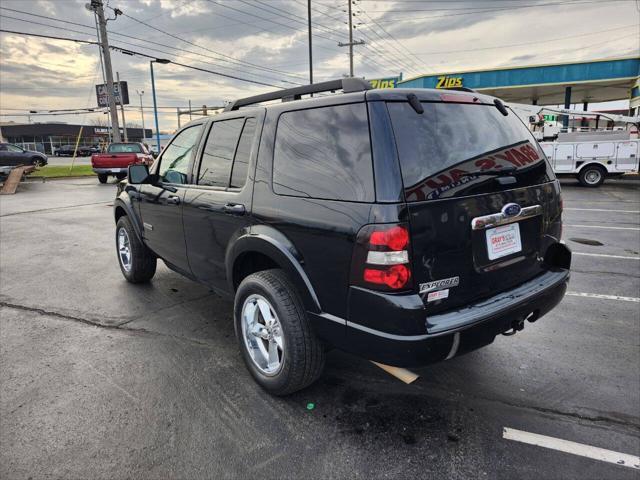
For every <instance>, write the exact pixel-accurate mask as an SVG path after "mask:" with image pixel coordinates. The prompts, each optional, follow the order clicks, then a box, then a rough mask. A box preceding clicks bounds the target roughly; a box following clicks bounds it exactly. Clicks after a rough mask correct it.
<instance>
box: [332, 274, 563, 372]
mask: <svg viewBox="0 0 640 480" xmlns="http://www.w3.org/2000/svg"><path fill="white" fill-rule="evenodd" d="M569 275H570V273H569V270H568V269H553V270H549V271H547V272H545V273H543V274H542V275H539V276H538V277H536V278H534V279H532V280H530V281H528V282H526V283H524V284H522V285H520V286H518V287H516V288H514V289H512V290H508V291H506V292H502V293H500V294H498V295H495V296H493V297H491V298H488V299H485V300H482V301H480V302H478V303H475V304H473V305H469V306H467V307H464V308H462V309H459V310H454V311H450V312H446V313H442V314H438V315H432V316H428V315H426V312H425V310H424V307H423V303H422V300H421V299H420V297H419V296H418V295H409V296H406V295H404V296H397V295H395V296H394V295H389V294H382V295H379V294H377V293H374V294H373V296H375V298H373V302H371V300H372V295H365V294H364V292H366V291H362V290H361V291H360V292H357V293H356V294H355V295H353V293H354V292H353V291H352V295H350V302H349V311H350V321H346V322H345V325H346V332H345V337H344V340H345V342H344V345H336V346H338V347H340V348H343V349H344V350H347V351H350V352H352V353H355V354H357V355H360V356H362V357H365V358H367V359H370V360H375V361H378V362H382V363H386V364H390V365H396V366H399V367H417V366H422V365H427V364H430V363H435V362H438V361H441V360H446V359H449V358H453V357H455V356H458V355H462V354H464V353H467V352H470V351H472V350H475V349H477V348H480V347H482V346H485V345H488V344H490V343H491V342H493V340H494V338H495V337H496V335H498V334H500V333H503V332H507V331H509V330H511V329H512V328H513V327H514V325H515V326H518V325H523V324H524V323H525V319H529V321H532V322H533V321H536V320H538V319H539V318H540V317H542V316H543V315H544V314H546V313H547V312H549V311H550V310H551V309H553V308H554V307H555V306H556V305H557V304H558V303H560V301H561V300H562V298H563V297H564V294H565V292H566V290H567V284H568V281H569ZM354 288H356V287H352V289H354ZM367 297H369V298H368V300H369V301H367ZM381 297H382V298H381ZM381 300H386V301H383V302H381ZM372 304H373V305H372ZM418 304H419V305H420V306H421V308H419V309H418V308H417V306H418ZM407 307H408V308H407ZM417 314H419V315H420V321H421V323H422V331H423V332H424V331H425V330H426V332H427V333H424V334H419V335H411V334H407V335H404V334H397V333H388V332H384V331H381V330H378V329H374V328H371V327H368V326H365V325H363V323H364V322H363V321H361V322H360V323H357V322H355V321H351V319H355V318H358V319H364V318H371V316H372V315H375V316H376V317H378V320H379V319H383V320H384V319H387V320H388V321H389V319H393V320H391V321H389V323H393V324H394V325H398V323H399V322H400V323H401V322H403V321H404V320H407V323H408V324H413V325H415V320H416V315H417ZM319 316H320V317H324V318H325V319H330V320H333V321H334V322H336V321H338V320H340V319H337V318H336V317H332V318H328V317H331V316H330V315H327V314H321V315H319Z"/></svg>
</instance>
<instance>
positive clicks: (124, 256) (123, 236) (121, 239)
mask: <svg viewBox="0 0 640 480" xmlns="http://www.w3.org/2000/svg"><path fill="white" fill-rule="evenodd" d="M118 257H120V264H121V265H122V268H124V269H125V270H126V271H127V272H129V271H130V270H131V243H130V242H129V234H128V233H127V231H126V230H125V229H124V228H121V229H120V230H118Z"/></svg>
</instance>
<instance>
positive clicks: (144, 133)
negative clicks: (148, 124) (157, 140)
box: [136, 90, 147, 140]
mask: <svg viewBox="0 0 640 480" xmlns="http://www.w3.org/2000/svg"><path fill="white" fill-rule="evenodd" d="M136 93H137V94H138V97H140V119H141V120H142V139H143V140H145V139H146V138H147V132H146V131H145V129H144V108H142V95H144V90H141V91H138V90H136Z"/></svg>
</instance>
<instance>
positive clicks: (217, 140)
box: [197, 118, 244, 188]
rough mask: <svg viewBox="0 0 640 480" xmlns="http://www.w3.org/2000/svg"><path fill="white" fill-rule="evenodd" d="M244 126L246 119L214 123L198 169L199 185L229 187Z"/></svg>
mask: <svg viewBox="0 0 640 480" xmlns="http://www.w3.org/2000/svg"><path fill="white" fill-rule="evenodd" d="M243 124H244V118H234V119H232V120H221V121H219V122H214V123H213V125H212V126H211V131H210V132H209V136H208V137H207V143H206V145H205V147H204V152H203V153H202V160H201V161H200V168H199V169H198V182H197V183H198V185H208V186H211V187H224V188H226V187H228V186H229V175H230V174H231V164H232V163H233V155H234V153H235V151H236V146H237V145H238V138H239V137H240V132H241V131H242V125H243Z"/></svg>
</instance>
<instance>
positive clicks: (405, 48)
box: [362, 10, 429, 70]
mask: <svg viewBox="0 0 640 480" xmlns="http://www.w3.org/2000/svg"><path fill="white" fill-rule="evenodd" d="M362 13H364V14H365V15H366V16H367V18H368V19H369V20H371V21H372V22H373V23H374V24H375V25H376V26H377V27H378V28H380V30H382V31H383V32H384V33H385V34H386V35H387V36H388V37H389V38H391V39H392V40H393V41H394V42H395V43H396V44H398V45H399V46H400V47H402V48H403V49H404V50H405V51H406V52H407V53H408V54H409V55H411V56H413V57H414V58H416V59H417V60H418V62H419V63H417V64H416V63H415V61H413V62H412V63H413V64H414V65H418V67H420V64H421V63H422V59H420V58H418V57H416V56H415V55H413V54H412V53H411V51H410V50H409V49H408V48H407V47H405V46H404V45H403V44H402V43H400V41H399V40H398V39H397V38H396V37H394V36H393V35H391V34H390V33H389V32H388V31H387V30H385V29H384V27H383V26H382V25H380V24H379V23H378V22H377V21H376V20H375V19H373V18H372V17H371V16H370V15H369V14H368V13H367V12H365V11H364V10H362ZM381 38H382V37H381ZM392 45H393V44H392ZM396 50H397V51H398V52H399V53H400V54H402V52H401V51H400V50H399V49H396ZM405 55H406V54H405ZM427 70H429V69H428V68H427Z"/></svg>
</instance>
